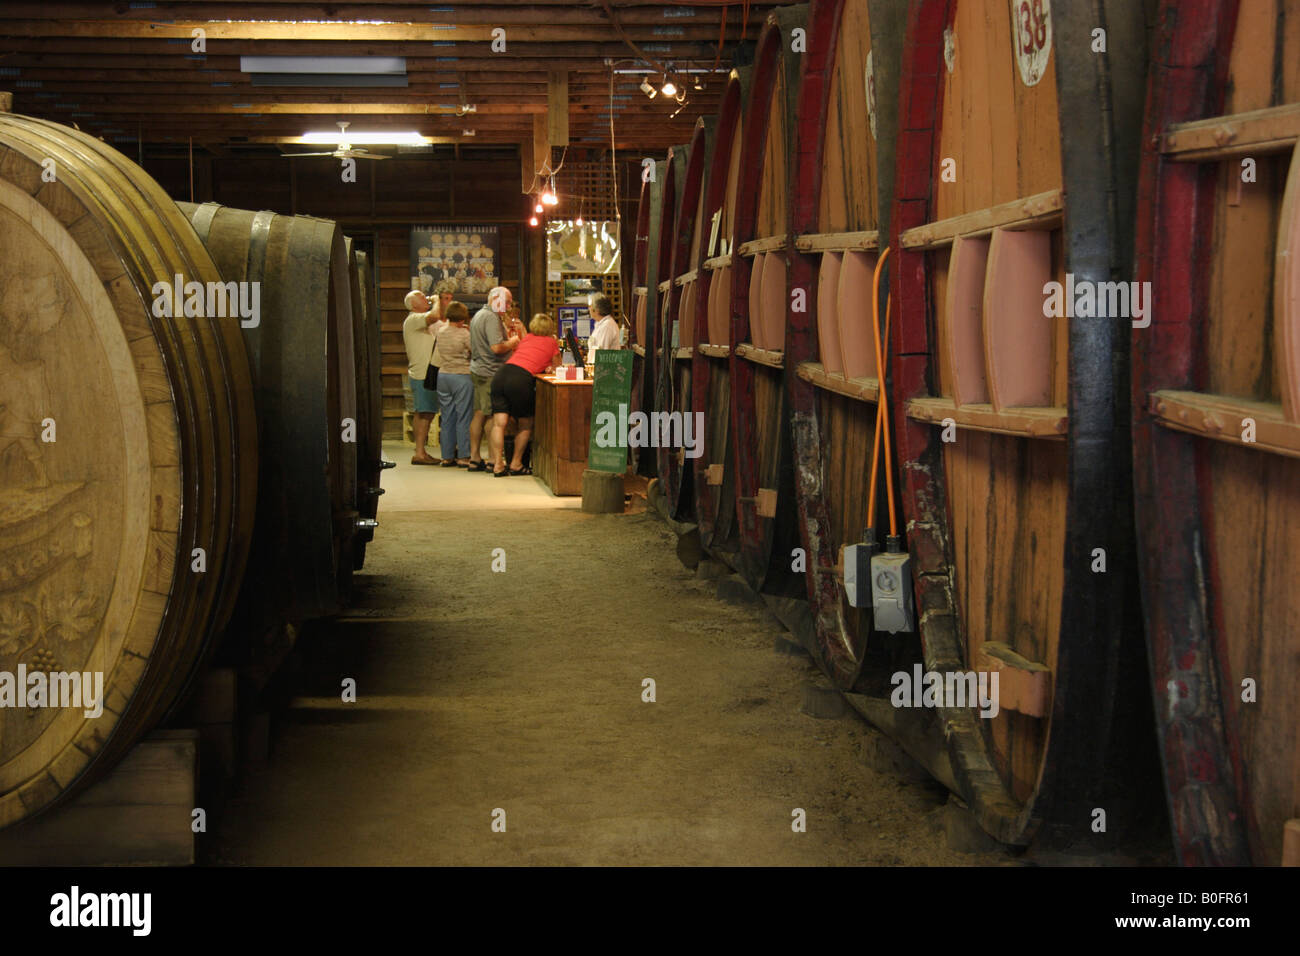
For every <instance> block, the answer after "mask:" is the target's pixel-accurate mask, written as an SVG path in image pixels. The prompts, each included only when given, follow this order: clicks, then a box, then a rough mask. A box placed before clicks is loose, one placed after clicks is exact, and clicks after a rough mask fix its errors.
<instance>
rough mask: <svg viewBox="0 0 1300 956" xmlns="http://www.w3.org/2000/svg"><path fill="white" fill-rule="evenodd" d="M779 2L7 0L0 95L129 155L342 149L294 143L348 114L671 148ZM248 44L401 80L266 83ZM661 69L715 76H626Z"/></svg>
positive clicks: (0, 6) (584, 149) (456, 130)
mask: <svg viewBox="0 0 1300 956" xmlns="http://www.w3.org/2000/svg"><path fill="white" fill-rule="evenodd" d="M774 6H776V4H760V3H741V2H731V3H727V2H719V0H666V2H665V0H657V2H655V3H648V2H642V0H595V2H590V0H588V2H576V3H575V2H572V0H526V2H511V0H493V2H488V3H456V4H442V3H436V2H435V3H429V2H424V3H402V2H392V0H386V2H375V3H367V2H352V3H304V2H301V0H297V2H295V0H286V2H276V0H259V2H247V3H245V2H167V0H158V2H126V0H110V2H99V3H95V2H84V0H83V2H58V0H31V2H26V0H3V2H0V90H12V92H13V93H14V107H13V108H14V112H17V113H25V114H28V115H32V116H39V117H44V118H47V119H52V120H56V121H58V122H61V123H66V124H76V125H77V126H78V127H79V128H80V129H83V130H87V131H90V132H92V133H95V134H96V135H100V136H103V137H104V139H105V140H107V141H110V142H114V143H115V144H117V145H118V146H119V148H122V149H124V150H125V151H127V152H131V151H133V149H134V148H135V146H134V144H136V143H137V142H142V143H144V144H150V146H151V147H162V148H166V147H167V144H172V145H173V146H184V147H185V148H189V145H190V142H191V140H192V142H193V145H194V148H196V149H197V148H206V149H207V150H209V151H210V152H212V153H215V154H218V155H226V154H228V153H229V152H230V151H232V150H239V151H241V152H243V151H266V152H271V153H274V152H276V151H285V152H292V151H310V150H313V149H314V150H320V149H329V148H330V147H329V146H328V145H326V146H315V147H309V146H302V145H291V144H296V142H297V139H298V137H300V136H302V135H303V134H304V133H306V132H309V131H320V130H333V129H336V128H337V122H338V121H340V120H345V121H348V122H350V123H351V128H350V131H351V132H360V131H375V132H379V131H397V130H402V131H407V130H410V131H415V132H418V133H420V134H422V135H423V136H426V137H430V138H431V139H432V141H433V142H434V143H436V144H441V143H450V144H455V145H456V146H457V149H458V151H459V150H460V149H467V148H469V149H470V155H473V151H475V150H480V149H481V150H483V151H484V152H488V151H489V150H490V151H491V152H494V153H496V154H497V155H500V153H501V150H502V148H503V147H510V146H517V147H519V149H520V155H521V157H522V159H523V162H524V164H525V165H527V164H528V163H529V161H530V160H532V159H533V158H536V160H537V166H541V165H542V160H543V157H547V156H549V155H550V152H549V150H550V148H552V147H554V148H556V149H557V150H558V149H563V148H564V147H566V146H567V147H570V148H571V150H576V151H577V152H576V155H577V156H578V157H581V156H583V155H593V156H594V155H595V154H596V153H597V152H599V151H603V150H605V149H608V147H609V145H610V140H611V131H610V119H611V114H612V118H613V122H614V132H613V139H614V143H615V146H616V148H617V149H619V150H639V151H646V152H655V153H661V152H662V151H663V150H665V149H666V148H667V147H669V146H671V145H673V144H675V143H681V142H685V141H686V140H687V139H689V137H690V131H691V128H692V125H693V124H694V122H695V119H696V118H697V117H698V116H702V115H708V114H710V113H715V112H716V111H717V106H718V100H719V98H720V96H721V92H722V88H723V83H724V80H725V77H726V71H727V69H728V68H729V67H730V66H731V65H732V63H733V60H734V59H735V58H736V56H737V53H738V52H739V53H740V56H741V57H742V58H743V57H744V56H745V52H744V50H745V48H746V46H747V45H752V43H753V41H754V39H755V38H756V37H757V36H758V32H759V30H760V29H761V27H762V22H763V18H764V17H765V16H766V15H767V13H768V12H769V11H770V10H771V9H772V8H773V7H774ZM198 29H201V30H203V44H202V50H201V52H199V51H197V50H196V40H195V33H194V31H195V30H198ZM498 29H502V30H504V31H505V33H504V36H502V34H500V33H494V31H495V30H498ZM502 39H504V45H505V49H504V51H502V50H501V49H500V46H501V40H502ZM494 41H495V45H496V49H495V50H494ZM248 56H260V57H340V56H344V57H401V58H404V59H405V84H406V85H405V86H372V87H354V86H346V85H330V86H303V85H270V86H268V85H254V82H253V75H252V74H250V73H247V72H244V71H243V70H242V69H241V57H248ZM665 69H667V70H669V71H670V72H672V71H683V70H708V71H712V72H706V73H693V74H691V73H685V74H684V73H676V74H675V75H673V80H674V82H675V84H676V85H677V87H678V90H679V94H678V96H679V97H680V96H681V93H682V92H684V94H685V97H684V101H683V102H678V98H677V97H670V96H665V95H663V94H659V95H656V96H655V97H654V99H650V98H648V97H647V96H646V95H645V93H644V92H642V91H641V90H640V89H639V86H640V84H641V82H642V81H643V80H644V79H647V76H646V75H644V74H637V73H618V72H615V71H618V70H628V71H635V70H654V71H656V72H655V73H654V74H653V75H651V76H649V77H648V78H649V79H650V81H651V82H652V83H653V84H654V86H655V87H656V88H658V87H659V86H660V85H661V84H662V82H663V76H662V71H663V70H665ZM696 77H699V78H700V79H701V81H702V85H703V87H704V88H703V89H702V90H697V89H695V88H694V80H695V78H696ZM611 78H612V80H613V88H612V99H611ZM325 82H329V83H346V82H347V78H346V77H339V76H337V75H335V76H333V77H332V78H330V79H328V80H326V81H325ZM548 90H549V93H550V102H551V103H552V104H553V107H552V109H551V110H550V115H549V116H548ZM566 99H567V110H566V109H565V100H566ZM674 114H675V115H674ZM566 120H567V130H566V129H565V128H564V127H565V125H566ZM366 148H367V149H370V150H371V151H374V152H388V153H390V154H391V153H394V152H395V151H396V148H395V147H384V146H368V147H366ZM570 155H571V158H572V156H573V155H575V154H573V153H571V154H570ZM555 156H556V157H557V158H558V156H559V153H558V151H557V152H556V153H555Z"/></svg>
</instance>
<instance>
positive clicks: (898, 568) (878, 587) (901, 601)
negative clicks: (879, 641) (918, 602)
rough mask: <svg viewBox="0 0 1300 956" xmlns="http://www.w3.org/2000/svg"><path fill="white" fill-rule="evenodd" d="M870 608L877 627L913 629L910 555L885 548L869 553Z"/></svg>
mask: <svg viewBox="0 0 1300 956" xmlns="http://www.w3.org/2000/svg"><path fill="white" fill-rule="evenodd" d="M871 608H872V613H873V616H874V617H873V619H874V622H875V628H876V630H878V631H888V632H889V633H890V634H897V633H898V632H899V631H909V632H910V631H913V630H915V629H916V627H915V617H916V612H915V609H914V607H913V604H912V556H911V555H909V554H906V553H901V554H892V553H890V552H885V553H883V554H877V555H875V556H873V557H872V559H871Z"/></svg>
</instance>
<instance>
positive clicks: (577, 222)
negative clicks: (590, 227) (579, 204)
mask: <svg viewBox="0 0 1300 956" xmlns="http://www.w3.org/2000/svg"><path fill="white" fill-rule="evenodd" d="M574 225H577V226H581V225H582V214H581V213H579V214H578V218H577V219H576V220H574Z"/></svg>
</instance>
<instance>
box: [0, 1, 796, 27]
mask: <svg viewBox="0 0 1300 956" xmlns="http://www.w3.org/2000/svg"><path fill="white" fill-rule="evenodd" d="M543 3H546V0H532V2H530V3H528V4H527V5H524V6H509V5H503V4H501V3H499V2H493V3H482V4H477V3H476V4H463V5H461V6H459V7H456V8H454V9H453V10H450V11H446V10H435V9H434V7H433V6H432V5H431V4H429V3H418V4H410V5H407V4H396V3H375V4H370V3H364V4H361V3H345V4H333V3H330V4H315V3H302V2H301V0H298V2H287V3H277V2H274V0H272V2H260V3H220V2H218V3H204V4H203V6H202V12H203V14H204V17H205V18H207V19H209V20H236V21H237V20H291V21H336V22H349V21H358V20H371V21H381V22H385V23H452V24H462V25H472V24H488V25H500V26H507V27H508V26H510V25H511V24H516V23H536V22H537V21H538V20H539V19H545V21H546V22H547V23H553V24H576V25H580V26H586V25H589V24H591V23H592V21H593V20H600V21H602V22H605V23H608V20H607V19H606V17H605V14H604V11H603V10H601V9H600V8H599V7H595V6H583V5H581V4H578V3H573V2H563V0H557V2H556V3H553V4H548V8H547V9H546V10H545V11H544V12H543V14H542V15H541V16H539V12H538V11H537V10H536V9H532V8H534V7H536V6H540V5H541V4H543ZM779 5H780V4H777V3H762V4H758V3H756V4H753V5H751V7H750V21H749V22H750V25H751V26H761V25H762V22H763V19H764V17H766V16H767V13H768V12H769V11H770V10H771V9H773V8H774V7H776V6H779ZM614 6H615V7H616V8H617V9H618V19H619V22H621V23H622V24H624V26H640V25H651V26H666V27H669V28H675V27H681V28H683V29H685V28H688V27H691V26H698V25H701V24H703V25H708V26H712V27H713V28H714V29H715V30H716V28H717V25H718V22H719V19H720V18H721V9H722V8H721V6H720V5H718V4H713V5H701V6H697V7H694V8H687V7H684V6H681V5H675V6H673V7H671V9H672V15H669V14H668V10H669V9H670V7H669V6H667V5H665V4H664V3H663V2H662V0H660V2H658V3H653V4H650V5H647V6H630V5H629V6H625V5H622V4H618V3H615V4H614ZM735 7H736V4H735V3H734V2H733V3H732V5H731V9H730V10H729V11H728V14H727V22H728V23H729V24H730V23H733V22H734V23H739V22H740V11H739V10H737V9H735ZM194 13H195V4H193V3H188V2H170V3H169V2H159V3H154V4H151V5H150V6H149V7H125V6H124V7H122V8H120V9H117V8H114V7H111V6H108V5H106V4H104V3H87V2H80V3H58V2H48V0H47V2H6V3H5V4H3V5H0V20H36V19H41V18H43V17H48V16H51V15H57V16H59V17H60V18H62V19H66V20H101V21H112V22H114V23H122V22H129V21H133V20H143V21H158V20H178V19H196V18H195V17H194ZM0 32H3V31H0Z"/></svg>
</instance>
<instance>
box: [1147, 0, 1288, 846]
mask: <svg viewBox="0 0 1300 956" xmlns="http://www.w3.org/2000/svg"><path fill="white" fill-rule="evenodd" d="M1175 7H1176V5H1173V4H1165V3H1162V4H1161V11H1160V12H1161V17H1160V21H1159V22H1160V24H1161V28H1160V31H1159V36H1158V40H1157V42H1156V43H1155V45H1154V47H1153V49H1154V50H1156V51H1157V52H1156V54H1155V55H1154V56H1153V58H1152V64H1151V69H1150V73H1149V88H1148V100H1147V102H1148V112H1147V118H1146V128H1145V130H1144V136H1143V157H1142V190H1141V208H1140V210H1139V215H1138V237H1137V247H1138V248H1137V261H1138V275H1137V278H1138V280H1139V281H1144V282H1150V283H1151V287H1150V297H1149V300H1148V301H1149V302H1151V303H1153V304H1154V321H1153V322H1150V323H1146V324H1135V325H1134V327H1133V328H1132V331H1131V338H1132V345H1133V391H1132V414H1133V426H1134V486H1135V493H1136V498H1137V502H1136V512H1137V517H1138V542H1139V560H1140V562H1141V569H1142V572H1143V573H1142V589H1143V597H1144V601H1143V608H1144V611H1145V614H1146V625H1147V627H1146V632H1147V644H1148V648H1149V652H1150V656H1151V661H1152V670H1153V672H1152V675H1151V677H1152V685H1151V686H1152V689H1153V693H1154V697H1153V700H1154V710H1155V714H1156V724H1157V730H1158V733H1159V737H1160V742H1161V757H1162V759H1163V768H1162V769H1163V772H1164V776H1165V789H1166V793H1167V794H1168V799H1169V812H1170V818H1171V824H1172V830H1173V838H1174V846H1175V849H1176V851H1177V854H1178V857H1179V859H1180V861H1181V862H1182V863H1184V864H1202V865H1206V864H1208V865H1245V864H1249V863H1255V864H1262V865H1276V864H1277V863H1279V862H1280V861H1281V859H1282V856H1283V853H1282V848H1283V833H1284V828H1285V826H1286V825H1287V822H1288V821H1289V820H1293V819H1295V818H1297V817H1300V785H1297V782H1296V781H1297V779H1300V778H1298V777H1297V766H1298V765H1300V753H1298V752H1297V747H1296V744H1295V727H1296V725H1297V722H1298V721H1300V707H1298V706H1297V703H1296V700H1295V695H1294V693H1292V692H1291V691H1292V689H1293V688H1294V687H1295V686H1296V684H1297V681H1298V680H1300V673H1298V670H1297V666H1296V658H1297V655H1296V637H1295V626H1294V622H1295V620H1296V619H1297V615H1298V614H1300V598H1298V597H1297V591H1296V589H1295V587H1294V583H1293V582H1292V581H1291V577H1292V575H1291V574H1290V573H1289V565H1288V561H1287V558H1288V557H1289V556H1290V555H1292V554H1294V553H1295V551H1296V548H1297V545H1298V544H1300V461H1297V457H1296V455H1297V451H1300V449H1296V448H1288V447H1287V446H1286V444H1285V439H1283V441H1282V442H1280V443H1279V442H1275V441H1271V440H1270V435H1269V432H1268V431H1267V429H1269V428H1270V424H1269V423H1272V422H1276V423H1278V426H1280V431H1279V432H1275V434H1281V435H1285V434H1286V432H1287V430H1288V429H1289V428H1294V426H1295V425H1296V423H1297V422H1298V421H1300V416H1297V414H1296V409H1295V407H1294V404H1293V402H1292V401H1291V400H1290V398H1289V386H1290V385H1291V384H1292V383H1294V382H1295V381H1296V379H1297V377H1298V376H1300V364H1298V363H1297V361H1296V357H1295V355H1294V353H1290V354H1288V349H1287V335H1288V334H1291V332H1292V330H1294V329H1295V328H1296V325H1295V322H1296V317H1295V315H1294V311H1293V310H1294V301H1293V300H1290V301H1288V297H1287V295H1286V291H1285V290H1286V283H1287V280H1288V267H1287V260H1290V269H1291V270H1294V268H1295V265H1294V262H1295V258H1294V251H1293V250H1294V246H1293V245H1289V236H1288V225H1289V224H1290V225H1291V227H1292V228H1294V218H1293V217H1294V215H1295V212H1294V210H1295V205H1294V204H1295V203H1296V202H1297V201H1300V161H1297V159H1296V156H1297V151H1296V149H1295V146H1294V139H1292V140H1291V143H1290V144H1285V143H1284V144H1283V145H1282V146H1281V148H1279V146H1278V145H1277V144H1273V145H1263V144H1260V145H1258V146H1252V145H1250V143H1249V142H1247V141H1248V140H1250V139H1251V138H1252V132H1251V130H1250V127H1249V124H1246V123H1242V122H1241V121H1240V120H1238V119H1234V117H1239V116H1240V115H1241V114H1251V113H1254V112H1255V111H1262V110H1277V109H1285V108H1287V107H1288V106H1289V107H1290V108H1291V109H1294V108H1295V104H1296V103H1297V102H1300V76H1297V73H1296V71H1295V69H1294V64H1295V63H1296V62H1297V57H1298V56H1300V46H1298V44H1300V38H1297V35H1296V32H1295V26H1294V24H1295V23H1296V22H1297V20H1300V4H1296V3H1295V2H1294V0H1285V2H1275V0H1270V2H1267V3H1257V4H1247V3H1236V2H1213V3H1205V4H1200V5H1196V6H1195V7H1194V8H1192V9H1186V10H1184V9H1176V8H1175ZM1188 73H1191V74H1194V75H1195V76H1196V77H1197V78H1198V79H1199V80H1200V81H1201V82H1200V83H1199V84H1196V85H1193V84H1188V83H1186V82H1185V81H1184V80H1183V79H1182V77H1183V76H1184V75H1186V74H1188ZM1197 121H1209V123H1210V126H1211V127H1212V128H1214V129H1223V128H1229V129H1233V130H1234V133H1233V136H1232V137H1231V138H1226V139H1225V138H1222V137H1219V138H1217V139H1216V141H1215V142H1213V143H1211V144H1209V146H1210V149H1209V150H1208V151H1207V152H1205V153H1203V154H1201V155H1199V156H1194V157H1191V158H1190V160H1189V158H1188V157H1185V156H1180V155H1178V152H1177V143H1176V142H1175V143H1172V144H1170V148H1169V149H1168V150H1167V151H1166V150H1165V148H1164V143H1165V140H1166V135H1167V134H1168V133H1169V132H1170V127H1171V126H1175V125H1177V124H1184V123H1195V122H1197ZM1292 128H1293V129H1294V126H1292ZM1292 135H1294V134H1292ZM1153 136H1154V137H1156V139H1155V140H1152V139H1151V137H1153ZM1176 138H1177V137H1174V139H1176ZM1219 146H1230V147H1235V148H1236V152H1233V151H1232V150H1230V149H1229V150H1217V149H1215V148H1214V147H1219ZM1247 158H1248V159H1249V160H1250V166H1251V167H1252V168H1251V173H1252V175H1251V176H1249V177H1247V176H1246V175H1245V172H1244V166H1243V161H1244V160H1245V159H1247ZM1290 235H1294V233H1291V234H1290ZM1290 275H1294V272H1291V273H1290ZM1175 396H1176V397H1177V398H1178V399H1179V400H1181V403H1182V404H1181V412H1179V411H1175V410H1174V407H1173V406H1174V402H1175ZM1198 402H1199V403H1201V404H1199V405H1198V404H1197V403H1198ZM1166 403H1168V405H1169V406H1170V407H1167V404H1166ZM1205 403H1209V404H1205ZM1189 408H1192V409H1194V410H1195V411H1194V413H1193V414H1192V415H1188V409H1189ZM1247 419H1250V420H1251V422H1255V423H1257V425H1258V428H1259V435H1258V438H1257V440H1256V441H1254V442H1249V441H1247V440H1245V439H1246V436H1247V431H1246V420H1247ZM1278 426H1273V427H1278ZM1247 681H1254V699H1249V698H1250V697H1251V694H1250V693H1249V692H1248V687H1250V686H1251V685H1249V684H1248V683H1246V682H1247Z"/></svg>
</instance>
